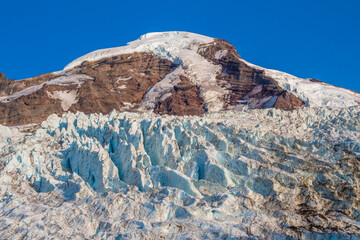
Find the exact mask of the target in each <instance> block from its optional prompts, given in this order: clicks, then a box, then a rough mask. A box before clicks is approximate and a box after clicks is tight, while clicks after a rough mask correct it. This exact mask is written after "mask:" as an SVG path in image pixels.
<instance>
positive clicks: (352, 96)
mask: <svg viewBox="0 0 360 240" xmlns="http://www.w3.org/2000/svg"><path fill="white" fill-rule="evenodd" d="M242 61H243V62H245V63H246V64H248V65H249V66H251V67H254V68H256V69H260V70H263V71H264V72H265V74H266V75H267V76H269V77H271V78H273V79H274V80H276V81H277V82H278V83H279V85H280V86H281V87H282V88H283V89H285V90H287V91H290V92H292V93H293V94H295V95H296V96H297V97H298V98H300V99H301V100H303V101H304V102H305V105H306V106H311V107H330V108H346V107H350V106H356V105H359V104H360V94H359V93H357V92H354V91H351V90H348V89H345V88H340V87H336V86H333V85H330V84H327V83H325V82H321V81H316V80H315V81H314V80H312V79H302V78H298V77H295V76H293V75H290V74H288V73H284V72H280V71H277V70H272V69H266V68H262V67H259V66H256V65H254V64H250V63H248V62H246V61H245V60H242Z"/></svg>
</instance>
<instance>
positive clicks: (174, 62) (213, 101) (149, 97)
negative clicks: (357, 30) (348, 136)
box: [0, 32, 360, 125]
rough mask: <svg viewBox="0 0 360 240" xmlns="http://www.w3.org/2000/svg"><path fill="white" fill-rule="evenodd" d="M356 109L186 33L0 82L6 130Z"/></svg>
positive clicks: (336, 91) (338, 92)
mask: <svg viewBox="0 0 360 240" xmlns="http://www.w3.org/2000/svg"><path fill="white" fill-rule="evenodd" d="M358 104H360V94H358V93H356V92H353V91H351V90H346V89H343V88H339V87H335V86H332V85H329V84H326V83H324V82H321V81H318V80H316V79H301V78H297V77H294V76H292V75H290V74H286V73H283V72H279V71H275V70H269V69H265V68H261V67H258V66H256V65H253V64H250V63H248V62H246V61H245V60H243V59H242V58H241V57H240V55H239V54H238V53H237V52H236V49H235V48H234V46H232V45H231V44H230V43H228V42H227V41H225V40H221V39H215V38H211V37H206V36H202V35H199V34H194V33H188V32H162V33H148V34H145V35H142V36H141V37H140V38H139V39H138V40H135V41H133V42H130V43H128V45H127V46H123V47H116V48H109V49H102V50H97V51H94V52H91V53H89V54H86V55H84V56H82V57H80V58H78V59H76V60H74V61H73V62H71V63H70V64H68V65H67V66H66V67H65V68H64V70H62V71H58V72H52V73H47V74H43V75H39V76H36V77H33V78H29V79H24V80H19V81H12V80H8V79H7V78H6V77H5V76H4V75H1V77H0V111H1V112H2V113H3V114H2V115H1V116H0V124H4V125H21V124H28V123H40V122H41V121H43V120H45V119H46V118H47V117H48V116H49V115H51V114H53V113H56V114H58V115H61V114H63V113H64V112H77V111H81V112H84V113H86V114H89V113H103V114H108V113H110V112H111V111H112V110H114V109H115V110H117V111H132V112H146V113H151V112H153V113H157V114H169V115H200V114H203V113H206V112H218V111H224V110H235V111H241V110H243V109H259V108H277V109H282V110H294V109H296V108H300V107H323V106H327V107H330V108H344V107H350V106H354V105H358Z"/></svg>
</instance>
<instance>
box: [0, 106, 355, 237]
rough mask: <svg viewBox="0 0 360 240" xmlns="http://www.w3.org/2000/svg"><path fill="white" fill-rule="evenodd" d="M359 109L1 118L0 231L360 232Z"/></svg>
mask: <svg viewBox="0 0 360 240" xmlns="http://www.w3.org/2000/svg"><path fill="white" fill-rule="evenodd" d="M359 159H360V107H353V108H347V109H338V110H329V109H327V108H318V109H315V108H303V109H299V110H296V111H291V112H286V111H280V110H276V109H266V110H251V111H244V112H220V113H212V114H206V115H204V116H198V117H194V116H191V117H188V116H184V117H176V116H162V117H159V116H156V115H148V114H145V113H144V114H138V113H118V112H115V111H113V112H112V113H110V114H109V115H105V116H103V115H101V114H91V115H85V114H83V113H76V114H72V113H68V114H65V115H63V116H62V117H58V116H56V115H51V116H50V117H49V118H48V119H47V120H46V121H44V122H43V123H42V124H41V127H40V128H39V129H38V130H36V131H35V132H33V133H28V132H26V131H24V130H23V129H21V128H19V127H12V128H8V127H4V126H0V223H1V224H0V238H1V239H10V238H12V239H14V238H16V239H19V238H29V239H40V238H44V239H52V238H56V239H84V238H86V239H143V238H145V237H146V238H148V239H160V238H161V237H164V238H166V239H186V238H192V239H236V238H246V239H298V238H300V239H330V238H331V239H360V237H359V236H360V204H359V200H360V188H359V179H360V175H359V173H360V171H359V166H360V165H359Z"/></svg>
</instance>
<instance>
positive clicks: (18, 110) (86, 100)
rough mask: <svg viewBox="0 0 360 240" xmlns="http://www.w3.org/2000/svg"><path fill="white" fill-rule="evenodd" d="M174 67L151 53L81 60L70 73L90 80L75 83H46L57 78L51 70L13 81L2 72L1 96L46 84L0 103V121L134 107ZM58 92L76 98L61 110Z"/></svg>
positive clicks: (24, 121) (38, 119) (12, 122)
mask: <svg viewBox="0 0 360 240" xmlns="http://www.w3.org/2000/svg"><path fill="white" fill-rule="evenodd" d="M175 67H176V65H174V64H173V63H171V62H170V61H168V60H164V59H160V58H158V57H157V56H155V55H154V54H151V53H134V54H126V55H121V56H117V57H112V58H106V59H102V60H100V61H96V62H84V63H83V64H82V65H81V66H80V67H77V68H75V69H74V70H71V71H72V73H69V74H70V75H76V74H82V75H84V76H86V75H87V76H88V77H89V78H90V77H91V78H92V79H93V80H86V81H82V82H81V83H78V84H60V85H50V84H47V83H45V82H46V81H48V80H51V79H55V78H57V77H59V76H56V75H54V74H52V73H50V74H43V75H40V76H37V77H34V78H30V79H26V80H21V81H16V82H15V81H10V80H8V79H5V78H4V76H3V75H2V76H3V77H2V80H0V81H1V83H0V84H1V85H0V93H3V95H2V96H4V95H11V94H13V93H17V92H19V91H21V90H23V89H25V88H28V87H34V86H39V84H42V83H45V84H44V85H43V86H42V87H41V88H40V89H39V90H36V91H35V92H33V93H31V94H28V95H24V96H20V97H18V98H16V99H15V100H12V101H10V102H0V112H1V115H0V124H3V125H21V124H28V123H39V122H41V121H43V120H45V119H46V118H47V117H48V116H49V115H51V114H53V113H56V114H58V115H61V114H62V113H64V112H66V111H67V110H69V111H71V112H76V111H82V112H84V113H87V114H89V113H104V114H108V113H110V112H111V111H112V110H113V109H116V110H118V111H121V110H127V111H129V110H130V111H131V110H135V109H136V107H137V106H138V105H139V103H140V102H141V99H142V97H143V95H144V94H145V93H146V91H147V90H148V89H150V88H151V87H152V86H154V85H155V84H156V83H157V82H158V81H160V80H161V79H163V78H164V76H165V75H166V74H168V73H169V72H171V71H172V70H173V69H174V68H175ZM57 92H60V93H70V92H73V93H75V94H76V98H75V101H74V103H73V104H71V106H70V107H69V109H66V108H65V109H64V107H63V105H62V104H63V102H64V101H66V100H61V99H57V98H56V97H53V96H55V95H56V93H57ZM0 96H1V95H0Z"/></svg>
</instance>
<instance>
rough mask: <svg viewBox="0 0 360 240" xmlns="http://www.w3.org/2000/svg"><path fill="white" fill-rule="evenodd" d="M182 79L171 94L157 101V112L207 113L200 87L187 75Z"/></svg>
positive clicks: (177, 113) (170, 113) (173, 113)
mask: <svg viewBox="0 0 360 240" xmlns="http://www.w3.org/2000/svg"><path fill="white" fill-rule="evenodd" d="M180 79H181V82H180V83H179V84H177V85H176V86H174V89H173V90H172V91H171V96H170V97H168V98H166V99H165V100H162V101H158V102H157V104H156V106H155V110H154V112H155V113H159V114H169V115H180V116H182V115H200V114H203V113H205V102H204V101H203V99H202V98H201V97H200V92H199V89H198V87H197V86H196V85H193V84H191V83H190V81H189V79H188V78H187V77H185V76H181V77H180Z"/></svg>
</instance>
